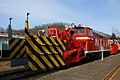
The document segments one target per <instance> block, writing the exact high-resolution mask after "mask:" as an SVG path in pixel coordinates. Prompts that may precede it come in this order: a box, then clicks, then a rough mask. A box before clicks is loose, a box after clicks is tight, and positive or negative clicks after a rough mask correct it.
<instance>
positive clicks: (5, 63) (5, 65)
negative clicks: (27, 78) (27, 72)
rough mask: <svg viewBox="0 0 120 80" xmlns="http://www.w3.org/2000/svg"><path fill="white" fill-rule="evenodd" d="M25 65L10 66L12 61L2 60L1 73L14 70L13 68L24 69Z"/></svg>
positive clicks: (0, 62)
mask: <svg viewBox="0 0 120 80" xmlns="http://www.w3.org/2000/svg"><path fill="white" fill-rule="evenodd" d="M23 68H24V67H23V66H20V67H11V66H10V61H9V60H6V61H0V74H3V73H5V72H7V71H8V72H9V71H13V70H17V69H23Z"/></svg>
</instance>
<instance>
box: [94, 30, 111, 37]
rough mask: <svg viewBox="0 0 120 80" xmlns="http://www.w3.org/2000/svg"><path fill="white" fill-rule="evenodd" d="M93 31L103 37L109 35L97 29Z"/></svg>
mask: <svg viewBox="0 0 120 80" xmlns="http://www.w3.org/2000/svg"><path fill="white" fill-rule="evenodd" d="M93 32H94V33H97V34H99V35H101V36H104V37H110V35H108V34H106V33H103V32H99V31H95V30H93Z"/></svg>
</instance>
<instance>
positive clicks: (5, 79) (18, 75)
mask: <svg viewBox="0 0 120 80" xmlns="http://www.w3.org/2000/svg"><path fill="white" fill-rule="evenodd" d="M33 75H34V72H32V71H30V70H25V69H24V70H23V69H22V70H16V71H7V72H4V73H3V74H0V80H16V79H22V78H25V77H29V76H33Z"/></svg>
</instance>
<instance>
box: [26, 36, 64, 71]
mask: <svg viewBox="0 0 120 80" xmlns="http://www.w3.org/2000/svg"><path fill="white" fill-rule="evenodd" d="M28 36H29V38H26V46H27V48H28V49H27V59H28V66H29V68H31V69H32V70H33V71H35V70H36V69H37V70H40V71H44V70H45V71H47V70H51V69H55V68H61V67H63V66H64V65H65V63H64V61H63V59H62V55H61V54H62V53H63V51H64V48H63V47H62V46H65V42H64V41H63V42H62V41H61V42H60V41H57V40H52V39H51V38H49V37H43V36H42V37H41V36H31V35H28ZM39 41H41V42H39ZM61 44H62V45H61ZM41 63H42V64H41ZM40 64H41V65H44V66H41V65H40ZM32 67H33V68H32Z"/></svg>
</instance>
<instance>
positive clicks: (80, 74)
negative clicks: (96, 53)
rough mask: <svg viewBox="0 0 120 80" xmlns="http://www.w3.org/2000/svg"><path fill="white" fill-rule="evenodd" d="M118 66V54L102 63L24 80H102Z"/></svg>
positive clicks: (97, 62) (98, 61)
mask: <svg viewBox="0 0 120 80" xmlns="http://www.w3.org/2000/svg"><path fill="white" fill-rule="evenodd" d="M118 64H120V54H118V55H112V56H109V57H106V58H104V60H103V61H102V60H97V61H94V62H90V63H87V64H83V65H80V66H76V67H72V68H69V69H65V70H61V71H57V72H54V73H50V74H47V75H37V76H34V77H31V78H27V79H25V80H103V79H104V78H105V77H106V75H107V74H108V73H109V72H110V71H111V70H112V69H113V68H114V67H115V66H117V65H118Z"/></svg>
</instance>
